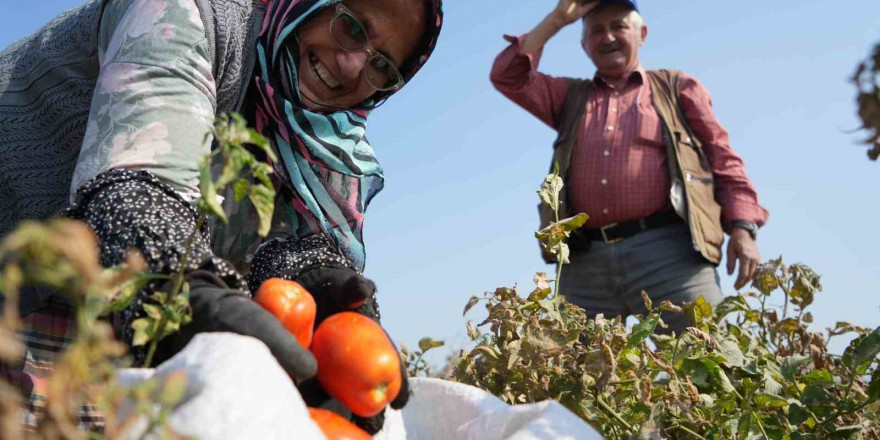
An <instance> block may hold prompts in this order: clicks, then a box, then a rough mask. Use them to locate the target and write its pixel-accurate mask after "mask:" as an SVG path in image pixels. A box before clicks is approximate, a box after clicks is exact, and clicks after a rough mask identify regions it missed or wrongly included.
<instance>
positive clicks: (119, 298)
mask: <svg viewBox="0 0 880 440" xmlns="http://www.w3.org/2000/svg"><path fill="white" fill-rule="evenodd" d="M161 277H162V278H165V276H164V275H163V276H161ZM154 279H157V276H156V275H152V274H148V273H139V274H137V275H135V276H134V277H132V278H131V279H130V280H128V281H126V282H125V283H124V284H122V286H121V287H120V288H119V293H118V294H117V295H116V296H115V297H114V298H113V299H112V300H111V301H110V303H109V304H108V305H107V310H105V311H104V314H109V313H118V312H121V311H123V310H125V309H127V308H128V307H129V306H131V304H132V303H133V302H134V300H135V298H137V293H138V292H140V290H141V289H143V287H144V286H145V285H146V284H147V283H149V282H150V281H151V280H154Z"/></svg>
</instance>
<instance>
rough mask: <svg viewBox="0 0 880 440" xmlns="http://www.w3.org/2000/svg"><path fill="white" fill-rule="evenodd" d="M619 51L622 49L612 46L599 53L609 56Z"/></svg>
mask: <svg viewBox="0 0 880 440" xmlns="http://www.w3.org/2000/svg"><path fill="white" fill-rule="evenodd" d="M618 50H620V47H618V46H611V47H606V48H602V49H600V50H599V53H601V54H602V55H608V54H609V53H614V52H617V51H618Z"/></svg>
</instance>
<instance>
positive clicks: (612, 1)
mask: <svg viewBox="0 0 880 440" xmlns="http://www.w3.org/2000/svg"><path fill="white" fill-rule="evenodd" d="M606 5H624V6H626V7H628V8H630V9H633V10H635V11H636V12H638V11H639V3H638V2H637V1H636V0H599V6H606Z"/></svg>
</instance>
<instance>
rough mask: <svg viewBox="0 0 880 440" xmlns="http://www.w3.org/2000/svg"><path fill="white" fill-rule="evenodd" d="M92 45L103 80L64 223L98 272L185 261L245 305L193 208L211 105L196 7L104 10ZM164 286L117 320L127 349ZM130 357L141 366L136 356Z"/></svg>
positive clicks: (175, 0)
mask: <svg viewBox="0 0 880 440" xmlns="http://www.w3.org/2000/svg"><path fill="white" fill-rule="evenodd" d="M98 41H99V50H100V53H99V58H100V60H101V72H100V76H99V78H98V83H97V86H96V89H95V95H94V98H93V101H92V108H91V113H90V115H89V122H88V127H87V130H86V136H85V141H84V142H83V148H82V151H81V153H80V157H79V159H78V162H77V166H76V171H75V172H74V178H73V182H72V185H71V190H72V194H73V196H72V205H71V207H70V209H68V211H67V212H66V215H67V216H69V217H71V218H74V219H78V220H81V221H83V222H85V223H86V224H87V225H88V226H89V227H90V228H91V229H92V230H93V231H94V232H95V235H97V237H98V239H99V243H100V253H101V263H102V264H103V265H104V266H113V265H117V264H120V263H122V262H123V261H124V259H125V256H126V253H127V252H129V250H131V249H137V250H138V251H139V252H140V253H141V255H143V257H144V259H145V260H146V263H147V266H148V270H149V271H150V272H151V273H163V274H170V273H172V272H174V271H177V270H179V269H180V268H181V266H184V261H185V262H186V263H185V267H183V269H184V270H187V271H190V270H195V269H200V270H207V271H210V272H212V273H213V274H215V275H217V276H219V277H220V278H221V279H222V280H223V281H224V282H225V283H226V284H227V285H228V286H230V287H232V288H233V289H237V290H238V291H239V292H240V293H241V294H242V295H248V291H247V286H246V284H245V282H244V280H243V279H242V277H241V276H240V275H239V273H238V272H237V271H236V270H235V268H234V267H232V265H231V264H229V263H228V262H227V261H225V260H222V259H219V258H217V257H216V256H215V255H214V254H213V252H212V251H211V247H210V239H209V235H208V231H207V228H206V227H204V226H201V227H198V224H199V223H198V220H199V214H198V212H197V210H196V208H195V206H194V204H193V203H192V202H193V201H194V200H195V199H196V198H197V197H198V196H199V191H198V180H199V173H198V164H199V161H200V158H201V157H202V156H203V155H205V154H207V153H209V152H210V146H211V143H210V138H208V137H207V133H208V132H209V129H210V127H211V124H212V123H213V119H214V112H215V101H216V97H215V92H214V90H215V86H214V80H213V78H212V75H211V73H210V72H211V63H210V62H209V59H208V55H207V54H208V49H207V41H206V37H205V32H204V26H203V25H202V22H201V18H200V16H199V12H198V9H197V8H196V5H195V3H194V0H115V1H112V2H108V4H107V7H106V9H105V12H104V14H103V16H102V21H101V28H100V30H99V34H98ZM190 237H193V238H192V241H191V242H190ZM187 251H189V252H187ZM162 284H163V282H162V281H154V282H151V283H149V284H148V285H147V286H146V287H145V288H143V289H142V290H141V291H139V292H138V295H137V298H136V299H135V301H134V303H133V304H132V305H131V306H130V307H129V308H128V309H126V310H125V311H123V312H122V313H121V314H120V316H119V317H118V318H120V319H117V320H116V323H117V325H118V328H119V329H120V330H121V331H122V332H123V335H124V338H125V340H127V341H129V342H130V341H131V340H132V337H133V331H132V326H131V324H132V322H134V320H135V319H137V318H138V317H140V316H142V314H143V311H142V307H141V304H142V303H143V302H150V301H152V299H151V295H152V292H154V291H156V290H158V289H161V288H163V286H162ZM133 354H134V356H135V358H136V359H138V361H140V360H142V357H143V354H144V353H143V350H141V349H135V350H133Z"/></svg>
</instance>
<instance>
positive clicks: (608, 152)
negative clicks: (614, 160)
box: [602, 150, 611, 157]
mask: <svg viewBox="0 0 880 440" xmlns="http://www.w3.org/2000/svg"><path fill="white" fill-rule="evenodd" d="M602 155H603V156H605V157H608V156H611V152H610V151H608V150H605V151H603V152H602Z"/></svg>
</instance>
